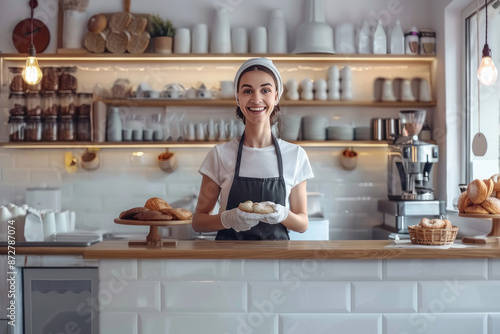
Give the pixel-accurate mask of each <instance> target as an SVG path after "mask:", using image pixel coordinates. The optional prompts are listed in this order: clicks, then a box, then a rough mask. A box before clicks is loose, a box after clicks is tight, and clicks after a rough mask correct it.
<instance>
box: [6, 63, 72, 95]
mask: <svg viewBox="0 0 500 334" xmlns="http://www.w3.org/2000/svg"><path fill="white" fill-rule="evenodd" d="M22 71H23V68H22V67H9V74H10V91H11V92H26V91H47V90H49V91H57V90H59V91H66V90H69V91H73V92H76V90H77V88H78V79H77V78H76V76H75V75H76V72H77V68H76V67H75V66H66V67H57V66H44V67H42V73H43V76H42V81H41V82H40V83H38V84H36V85H28V84H27V83H26V82H24V80H23V78H22V76H21V75H22Z"/></svg>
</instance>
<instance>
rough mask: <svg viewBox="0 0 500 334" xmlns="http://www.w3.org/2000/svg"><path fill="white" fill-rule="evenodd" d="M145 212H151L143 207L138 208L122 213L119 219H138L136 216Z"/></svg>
mask: <svg viewBox="0 0 500 334" xmlns="http://www.w3.org/2000/svg"><path fill="white" fill-rule="evenodd" d="M143 211H149V209H148V208H145V207H143V206H141V207H137V208H132V209H128V210H125V211H123V212H122V213H120V215H119V216H118V217H119V218H120V219H136V218H135V215H137V214H138V213H140V212H143Z"/></svg>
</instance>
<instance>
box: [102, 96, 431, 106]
mask: <svg viewBox="0 0 500 334" xmlns="http://www.w3.org/2000/svg"><path fill="white" fill-rule="evenodd" d="M100 101H101V102H103V103H105V104H108V105H114V106H126V107H166V106H191V107H235V108H236V103H235V101H234V99H229V100H210V99H192V100H189V99H179V100H172V99H134V98H132V99H100ZM280 105H281V106H290V107H294V106H297V107H336V106H338V107H372V108H377V107H380V108H430V107H435V106H436V101H430V102H418V101H416V102H407V101H405V102H384V101H382V102H380V101H353V100H350V101H346V100H335V101H334V100H325V101H318V100H311V101H307V100H297V101H287V100H281V101H280Z"/></svg>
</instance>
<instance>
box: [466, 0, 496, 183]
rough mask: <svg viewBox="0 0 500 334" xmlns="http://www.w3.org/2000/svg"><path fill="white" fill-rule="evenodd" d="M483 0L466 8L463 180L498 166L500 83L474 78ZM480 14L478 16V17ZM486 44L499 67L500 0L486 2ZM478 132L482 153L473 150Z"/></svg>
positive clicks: (481, 38) (478, 58)
mask: <svg viewBox="0 0 500 334" xmlns="http://www.w3.org/2000/svg"><path fill="white" fill-rule="evenodd" d="M484 5H485V4H484V1H483V0H476V1H475V2H473V3H472V4H471V5H470V6H469V7H468V8H467V9H466V10H465V11H464V17H465V39H466V40H465V43H466V44H465V45H466V47H465V49H466V58H465V59H466V76H465V96H466V99H465V104H466V105H465V110H466V114H465V117H466V120H465V121H466V129H467V131H466V144H467V147H469V148H470V149H468V150H466V152H467V154H466V162H467V165H466V171H467V172H466V178H467V179H466V180H465V181H466V183H468V182H470V181H471V180H473V179H475V178H485V177H488V176H490V175H492V174H494V173H498V170H499V168H500V152H499V147H500V146H499V141H500V131H499V124H500V83H499V81H500V80H499V79H497V81H496V83H494V84H493V85H491V86H484V85H481V84H480V83H479V81H478V79H477V69H478V66H479V63H480V61H481V56H482V50H483V46H484V44H485V32H486V30H485V27H486V19H485V18H486V15H485V12H486V10H485V6H484ZM478 17H479V19H478ZM487 22H488V30H487V33H488V35H487V38H488V44H489V47H490V49H491V52H492V59H493V61H494V63H495V65H496V66H497V69H500V0H492V1H489V3H488V20H487ZM479 132H481V133H482V134H484V138H485V140H486V143H487V150H486V153H485V154H484V155H478V154H475V153H476V151H474V150H473V149H472V147H473V145H476V144H477V143H478V141H477V140H475V139H474V137H475V136H476V135H477V134H478V133H479Z"/></svg>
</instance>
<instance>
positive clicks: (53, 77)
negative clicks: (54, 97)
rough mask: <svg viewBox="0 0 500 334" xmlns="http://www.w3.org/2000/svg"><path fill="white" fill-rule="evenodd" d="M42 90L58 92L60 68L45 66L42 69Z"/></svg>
mask: <svg viewBox="0 0 500 334" xmlns="http://www.w3.org/2000/svg"><path fill="white" fill-rule="evenodd" d="M42 72H43V76H42V90H44V91H46V90H58V89H59V74H60V70H59V67H56V66H44V67H42Z"/></svg>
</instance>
